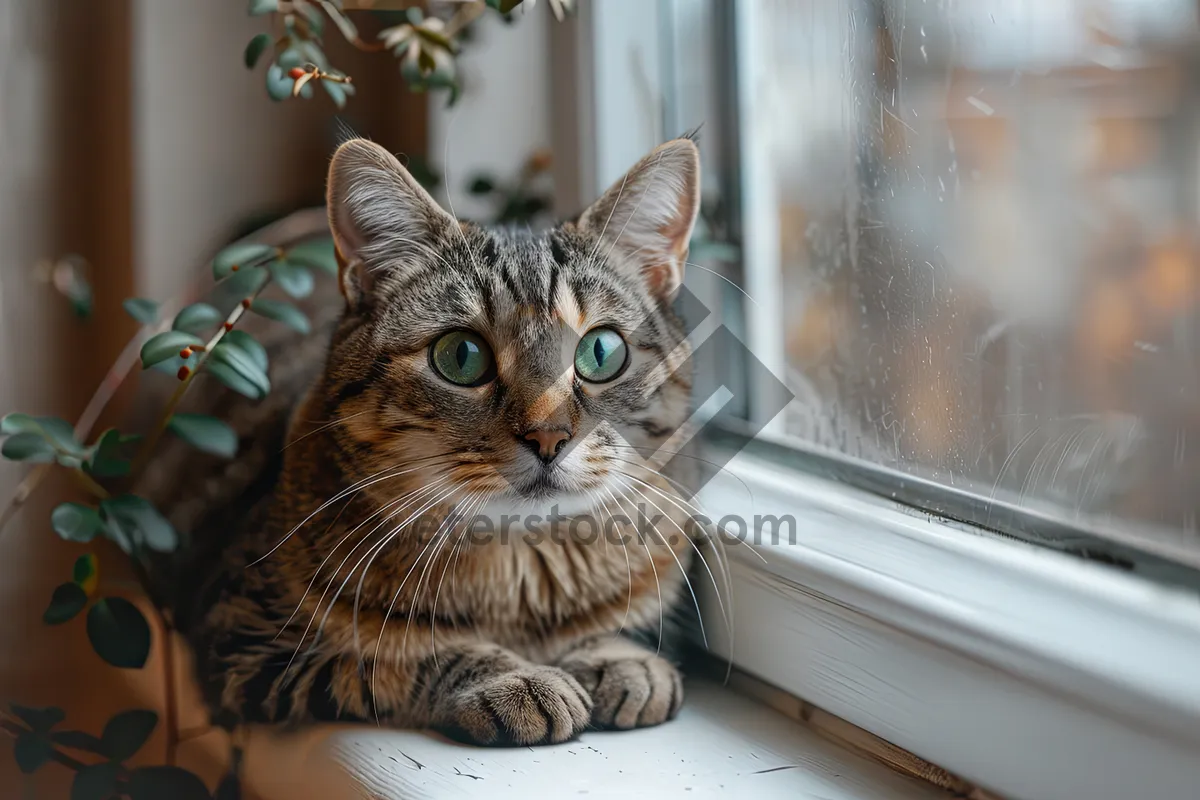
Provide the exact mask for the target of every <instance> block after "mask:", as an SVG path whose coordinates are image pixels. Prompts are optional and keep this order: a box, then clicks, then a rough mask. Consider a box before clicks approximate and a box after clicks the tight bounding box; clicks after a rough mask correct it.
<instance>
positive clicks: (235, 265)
mask: <svg viewBox="0 0 1200 800" xmlns="http://www.w3.org/2000/svg"><path fill="white" fill-rule="evenodd" d="M239 269H241V267H239V266H238V265H237V264H234V265H233V266H232V267H230V268H229V271H230V272H237V271H238V270H239Z"/></svg>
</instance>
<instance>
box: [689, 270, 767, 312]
mask: <svg viewBox="0 0 1200 800" xmlns="http://www.w3.org/2000/svg"><path fill="white" fill-rule="evenodd" d="M683 263H684V265H685V266H689V267H694V268H695V269H700V270H704V271H705V272H708V273H711V274H713V275H716V276H717V277H718V278H720V279H721V280H723V281H725V282H726V283H728V284H729V285H730V286H732V287H733V288H735V289H737V290H738V291H739V292H741V293H742V294H744V295H745V296H746V299H747V300H749V301H750V302H751V303H754V305H758V301H757V300H755V299H754V298H753V297H751V296H750V293H749V292H747V291H746V290H745V289H743V288H742V287H741V286H738V285H737V284H736V283H734V282H733V281H731V280H730V279H729V278H726V277H725V276H724V275H722V274H721V273H719V272H717V271H716V270H715V269H709V268H708V267H703V266H701V265H699V264H693V263H692V262H691V261H685V262H683Z"/></svg>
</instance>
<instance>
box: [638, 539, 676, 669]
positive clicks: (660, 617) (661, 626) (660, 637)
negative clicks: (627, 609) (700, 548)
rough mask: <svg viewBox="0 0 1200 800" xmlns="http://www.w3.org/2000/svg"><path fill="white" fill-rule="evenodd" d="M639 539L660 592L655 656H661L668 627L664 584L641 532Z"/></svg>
mask: <svg viewBox="0 0 1200 800" xmlns="http://www.w3.org/2000/svg"><path fill="white" fill-rule="evenodd" d="M652 529H653V528H652ZM654 532H655V533H658V531H657V530H655V531H654ZM637 538H638V541H639V542H641V543H642V547H644V548H646V559H647V560H648V561H649V562H650V571H651V572H653V573H654V588H655V591H657V592H658V647H657V648H656V649H655V651H654V654H655V655H661V654H662V643H663V631H664V629H665V627H666V623H665V613H664V610H663V600H662V583H661V582H660V581H659V579H658V566H657V565H656V564H655V563H654V554H653V553H651V552H650V545H648V544H646V541H645V540H644V539H643V538H642V536H641V532H640V531H639V532H638V537H637ZM672 555H674V554H673V553H672ZM630 591H632V583H631V584H630Z"/></svg>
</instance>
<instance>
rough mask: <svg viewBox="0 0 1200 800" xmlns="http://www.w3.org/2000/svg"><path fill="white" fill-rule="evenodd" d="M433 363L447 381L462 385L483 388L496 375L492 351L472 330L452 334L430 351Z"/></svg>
mask: <svg viewBox="0 0 1200 800" xmlns="http://www.w3.org/2000/svg"><path fill="white" fill-rule="evenodd" d="M429 363H430V364H432V365H433V368H434V369H435V370H436V371H437V373H438V374H439V375H441V376H442V377H443V378H445V379H446V380H448V381H450V382H451V383H455V384H458V385H459V386H479V385H481V384H484V383H487V382H488V381H490V380H491V379H492V378H494V377H495V375H496V369H495V361H494V359H493V358H492V348H490V347H488V343H487V342H485V341H484V340H483V337H482V336H480V335H479V334H476V333H471V332H470V331H451V332H450V333H447V334H445V335H444V336H442V337H441V338H440V339H438V340H437V341H436V342H434V343H433V345H432V346H431V347H430V348H429Z"/></svg>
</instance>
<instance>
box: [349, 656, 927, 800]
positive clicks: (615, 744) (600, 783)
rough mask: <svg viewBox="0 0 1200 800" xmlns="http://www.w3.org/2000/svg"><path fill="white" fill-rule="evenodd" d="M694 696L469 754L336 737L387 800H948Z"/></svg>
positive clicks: (784, 724) (735, 701) (799, 734)
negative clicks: (624, 727) (565, 733)
mask: <svg viewBox="0 0 1200 800" xmlns="http://www.w3.org/2000/svg"><path fill="white" fill-rule="evenodd" d="M687 690H688V698H687V701H686V702H685V704H684V707H683V710H682V711H681V712H680V716H679V717H678V718H677V719H676V720H674V721H672V722H670V723H667V724H666V725H661V726H659V727H656V728H645V729H642V730H637V731H619V732H612V733H585V734H584V735H583V736H582V737H580V738H579V740H577V741H574V742H569V743H567V744H561V745H553V746H550V747H537V748H511V749H497V748H479V747H468V746H464V745H457V744H453V743H450V742H447V741H445V740H443V739H441V738H439V737H435V736H432V735H429V734H425V733H420V732H414V731H386V730H375V729H371V728H356V729H351V730H347V731H345V732H341V733H338V734H336V735H335V736H334V737H333V738H332V739H331V740H330V747H331V749H332V752H333V753H334V757H335V758H336V759H338V760H339V761H340V762H341V763H342V764H343V766H344V767H345V769H346V770H347V771H348V772H349V773H350V774H351V776H353V779H354V782H355V783H356V784H357V785H359V786H361V787H363V789H365V790H366V792H367V794H368V796H371V797H381V798H388V800H392V798H396V799H397V800H399V799H400V798H404V799H405V800H410V799H411V798H443V797H447V798H448V797H488V798H507V797H512V798H521V800H528V798H535V797H554V798H565V797H587V798H636V797H653V798H658V799H659V800H663V799H665V798H706V797H756V798H776V797H777V798H788V799H789V800H791V799H792V798H801V797H820V798H823V800H867V798H888V799H889V800H937V799H940V798H945V797H946V794H945V793H943V792H942V791H940V790H938V789H936V788H935V787H933V786H932V785H928V784H924V783H922V782H920V781H917V780H914V779H911V778H906V777H904V776H902V775H900V774H898V773H895V772H893V771H891V770H889V769H888V768H886V767H884V766H883V765H881V764H877V763H875V762H873V761H871V760H869V759H867V758H865V757H863V756H860V755H857V754H855V753H853V752H851V751H849V750H847V749H844V748H842V747H840V746H839V745H837V744H834V743H832V742H830V741H828V740H826V739H823V738H822V737H821V736H819V735H818V734H816V733H814V732H813V731H811V730H810V729H808V728H806V727H805V726H803V725H800V724H798V723H797V722H795V721H793V720H791V719H789V718H788V717H785V716H784V715H782V714H780V713H778V712H776V711H774V710H772V709H770V708H768V707H767V706H764V705H761V704H759V703H758V702H756V701H754V700H751V699H749V698H747V697H744V696H742V695H740V694H738V693H736V692H734V691H733V690H731V689H728V688H725V687H722V686H720V685H717V684H715V683H712V682H711V681H706V680H697V681H689V682H688V684H687ZM418 764H420V767H418V766H417V765H418Z"/></svg>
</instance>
